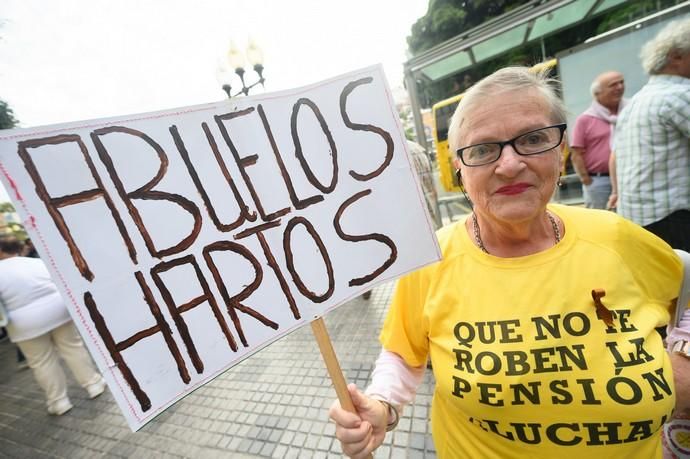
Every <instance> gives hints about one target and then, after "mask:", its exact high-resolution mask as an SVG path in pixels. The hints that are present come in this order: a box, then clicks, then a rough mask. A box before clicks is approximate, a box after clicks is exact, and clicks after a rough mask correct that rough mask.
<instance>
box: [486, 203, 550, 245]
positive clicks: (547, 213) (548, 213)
mask: <svg viewBox="0 0 690 459" xmlns="http://www.w3.org/2000/svg"><path fill="white" fill-rule="evenodd" d="M546 216H547V217H548V218H549V221H550V222H551V227H552V228H553V235H554V237H555V238H556V244H558V243H559V242H561V230H560V229H559V228H558V223H556V219H555V218H554V216H553V215H551V212H549V211H548V210H547V211H546ZM472 229H473V231H474V241H475V242H476V243H477V245H478V246H479V248H480V249H481V250H482V252H484V253H489V251H488V250H486V247H485V246H484V242H483V241H482V237H481V235H480V234H479V223H478V222H477V215H476V214H475V213H474V212H472Z"/></svg>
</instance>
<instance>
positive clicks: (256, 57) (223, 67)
mask: <svg viewBox="0 0 690 459" xmlns="http://www.w3.org/2000/svg"><path fill="white" fill-rule="evenodd" d="M263 60H264V54H263V52H262V51H261V48H259V46H258V45H257V44H256V43H255V42H254V40H249V44H248V45H247V49H246V51H245V52H244V53H243V52H242V51H240V49H239V48H238V47H237V45H236V44H235V43H234V42H230V48H229V49H228V52H227V55H226V58H225V60H224V61H222V62H220V63H219V65H218V70H217V74H216V76H217V78H218V82H219V83H220V85H221V87H222V88H223V91H225V93H226V94H227V95H228V98H231V97H236V96H239V95H240V94H244V95H245V96H246V95H248V94H249V90H250V89H252V88H253V87H254V86H256V85H258V84H260V85H261V86H263V85H264V82H265V81H266V79H265V78H264V76H263V72H264V66H263ZM246 61H249V65H250V66H251V67H252V68H253V69H254V72H256V74H257V75H258V77H259V78H258V80H256V81H255V82H253V83H252V84H250V85H247V83H246V82H245V79H244V77H245V74H246V70H245V65H246ZM233 73H234V74H235V75H237V76H238V77H240V81H241V82H242V89H240V90H239V91H237V92H236V93H235V94H233V93H232V85H231V81H232V78H233Z"/></svg>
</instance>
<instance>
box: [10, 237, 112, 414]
mask: <svg viewBox="0 0 690 459" xmlns="http://www.w3.org/2000/svg"><path fill="white" fill-rule="evenodd" d="M21 249H22V246H21V243H20V242H19V241H18V240H17V238H15V237H14V236H1V237H0V309H4V311H5V314H6V315H7V319H8V323H7V332H8V334H9V337H10V340H11V341H12V342H13V343H15V344H16V345H17V346H19V348H20V349H21V351H22V352H23V353H24V355H25V356H26V359H27V360H28V362H29V367H30V368H31V369H32V370H33V373H34V377H35V378H36V381H37V382H38V384H39V385H40V386H41V388H42V389H43V391H44V392H45V395H46V403H47V406H48V413H49V414H53V415H58V416H59V415H62V414H64V413H66V412H67V411H69V410H70V409H72V403H71V402H70V400H69V398H68V396H67V380H66V377H65V372H64V371H63V369H62V366H61V365H60V361H59V357H58V355H59V356H60V357H62V359H63V360H64V361H65V363H66V364H67V366H68V367H69V368H70V370H71V371H72V374H73V375H74V377H75V379H76V380H77V382H78V383H79V384H80V385H81V386H82V387H84V388H85V389H86V391H87V392H88V394H89V398H95V397H97V396H99V395H100V394H102V393H103V391H104V390H105V386H106V384H105V380H104V379H103V377H102V376H101V374H100V373H99V372H98V370H97V369H96V367H95V365H94V363H93V361H92V360H91V356H90V355H89V353H88V351H87V350H86V348H85V347H84V343H83V341H82V340H81V337H80V336H79V333H78V332H77V329H76V327H75V326H74V323H73V322H72V319H71V318H70V316H69V313H68V312H67V308H66V307H65V304H64V303H63V301H62V297H61V296H60V293H59V292H58V290H57V287H56V286H55V284H54V283H53V282H52V280H51V279H50V274H49V273H48V270H47V269H46V266H45V264H44V263H43V262H42V261H41V260H40V259H37V258H28V257H22V256H19V254H20V252H21Z"/></svg>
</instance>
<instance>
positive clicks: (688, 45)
mask: <svg viewBox="0 0 690 459" xmlns="http://www.w3.org/2000/svg"><path fill="white" fill-rule="evenodd" d="M671 51H680V52H681V53H683V54H686V53H690V18H688V19H683V20H680V21H673V22H671V23H670V24H668V25H667V26H666V27H664V28H663V29H662V30H661V32H659V33H658V34H657V35H656V37H654V38H652V39H651V40H649V41H648V42H647V43H645V44H644V46H643V47H642V51H641V52H640V59H642V68H643V69H644V71H645V72H647V73H648V74H649V75H656V74H658V73H659V72H660V71H661V70H662V69H663V68H664V67H665V66H666V64H668V55H669V53H670V52H671Z"/></svg>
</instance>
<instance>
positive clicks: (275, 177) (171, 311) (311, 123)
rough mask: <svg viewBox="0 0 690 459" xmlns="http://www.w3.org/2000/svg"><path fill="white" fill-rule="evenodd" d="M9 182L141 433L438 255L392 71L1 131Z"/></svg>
mask: <svg viewBox="0 0 690 459" xmlns="http://www.w3.org/2000/svg"><path fill="white" fill-rule="evenodd" d="M0 176H1V177H2V180H3V182H4V184H5V186H6V187H7V189H8V191H9V192H10V195H11V196H12V199H13V200H14V202H15V204H16V207H17V210H18V212H19V213H20V215H21V216H22V218H23V219H24V223H25V225H26V227H27V230H28V231H29V234H30V236H31V238H32V239H33V241H34V243H35V245H36V247H37V248H38V251H39V253H40V254H41V257H42V258H43V260H44V261H45V262H46V264H47V265H48V267H49V269H50V270H51V273H52V275H53V279H54V280H55V281H56V283H57V285H58V287H59V288H60V290H61V292H62V294H63V297H64V299H65V301H66V303H67V306H68V308H69V309H70V312H71V314H72V317H73V318H74V321H75V323H76V324H77V326H78V327H79V329H80V331H81V334H82V336H83V337H84V340H85V342H86V344H87V345H88V347H89V349H90V351H91V353H92V355H93V356H94V358H95V359H96V361H97V364H98V366H99V367H100V369H101V371H102V372H103V373H104V376H105V378H106V379H107V381H108V385H109V387H110V389H111V392H112V394H113V396H114V397H115V399H116V400H117V403H118V404H119V406H120V408H121V409H122V411H123V413H124V414H125V416H126V418H127V421H128V423H129V425H130V427H131V428H132V429H134V430H136V429H138V428H140V427H141V426H142V425H144V424H145V423H146V422H147V421H149V420H151V419H152V418H153V417H154V416H156V415H157V414H159V413H160V412H161V411H162V410H164V409H165V408H166V407H168V406H169V405H171V404H172V403H174V402H175V401H176V400H178V399H180V398H181V397H183V396H184V395H185V394H187V393H188V392H190V391H192V390H194V389H196V388H198V387H199V386H200V385H202V384H204V383H206V382H208V381H210V380H211V379H213V378H214V377H216V376H218V375H219V374H220V373H222V372H223V371H225V370H226V369H228V368H229V367H231V366H233V365H234V364H237V363H238V362H240V361H241V360H243V359H245V358H247V357H248V356H250V355H251V354H252V353H254V352H256V351H257V350H259V349H261V348H262V347H264V346H266V345H267V344H269V343H270V342H272V341H274V340H276V339H278V338H280V337H281V336H284V335H285V334H287V333H289V332H291V331H293V330H295V329H296V328H298V327H301V326H303V325H305V324H307V323H309V322H310V321H312V320H314V319H315V318H317V317H320V316H322V315H323V314H325V313H326V312H327V311H329V310H331V309H333V308H335V307H336V306H338V305H340V304H342V303H344V302H345V301H347V300H348V299H351V298H353V297H354V296H356V295H358V294H360V293H361V292H363V291H365V290H367V289H369V288H371V287H372V286H373V285H375V284H377V283H380V282H383V281H386V280H390V279H392V278H394V277H397V276H399V275H401V274H403V273H406V272H409V271H412V270H414V269H416V268H418V267H420V266H422V265H425V264H428V263H431V262H433V261H435V260H437V259H438V258H439V257H440V253H439V249H438V245H437V243H436V239H435V237H434V235H433V230H432V225H431V222H430V220H429V217H428V215H427V214H426V211H425V205H424V198H423V197H422V194H421V192H420V189H419V184H418V181H417V178H416V176H415V173H414V171H413V169H412V168H411V162H410V159H409V158H408V155H407V154H406V143H405V139H404V137H403V135H402V129H401V126H400V123H399V121H398V118H397V114H396V110H395V107H394V105H393V101H392V98H391V94H390V91H389V89H388V88H387V86H386V83H385V77H384V75H383V72H382V70H381V68H380V67H378V66H377V67H371V68H367V69H363V70H361V71H357V72H353V73H351V74H347V75H344V76H342V77H338V78H334V79H331V80H328V81H325V82H322V83H319V84H315V85H312V86H309V87H306V88H302V89H297V90H292V91H285V92H281V93H274V94H264V95H260V96H254V97H247V98H236V99H231V100H226V101H223V102H218V103H214V104H207V105H200V106H194V107H187V108H183V109H176V110H167V111H161V112H156V113H149V114H143V115H134V116H129V117H118V118H110V119H102V120H95V121H87V122H79V123H69V124H63V125H57V126H50V127H42V128H32V129H20V130H12V131H3V132H1V133H0Z"/></svg>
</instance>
